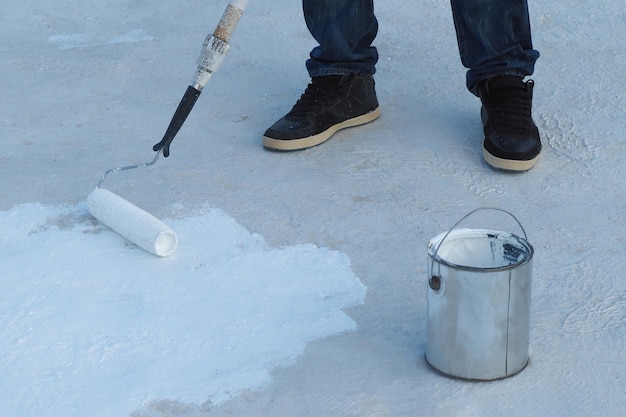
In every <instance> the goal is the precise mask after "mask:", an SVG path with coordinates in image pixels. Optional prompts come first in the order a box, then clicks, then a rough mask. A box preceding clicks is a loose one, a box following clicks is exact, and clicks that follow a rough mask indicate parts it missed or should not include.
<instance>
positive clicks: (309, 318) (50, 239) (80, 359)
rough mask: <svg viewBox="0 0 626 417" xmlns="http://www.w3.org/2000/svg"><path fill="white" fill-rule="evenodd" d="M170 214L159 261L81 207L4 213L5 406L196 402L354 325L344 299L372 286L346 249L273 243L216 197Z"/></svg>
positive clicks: (0, 300)
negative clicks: (171, 242) (174, 240)
mask: <svg viewBox="0 0 626 417" xmlns="http://www.w3.org/2000/svg"><path fill="white" fill-rule="evenodd" d="M168 224H170V225H172V227H173V228H174V229H175V230H176V231H177V233H178V236H179V240H180V244H179V248H178V250H177V251H176V252H175V253H174V254H173V255H172V256H171V257H169V258H166V259H163V258H159V257H156V256H154V255H151V254H148V253H146V252H145V251H143V250H141V249H139V248H138V247H136V246H134V245H132V244H129V243H128V242H127V241H125V240H124V239H122V238H121V237H120V236H119V235H117V234H116V233H114V232H112V231H111V230H109V229H107V228H105V227H103V226H102V225H100V224H99V223H98V222H96V221H95V220H93V219H92V218H91V217H90V216H89V215H88V213H87V211H86V208H85V207H84V205H81V206H80V207H46V206H42V205H39V204H25V205H19V206H16V207H14V208H13V209H11V210H9V211H5V212H0V230H2V231H3V233H2V234H1V235H0V246H2V248H3V256H2V257H1V258H0V270H1V271H2V279H3V287H4V290H3V291H2V293H0V306H1V310H0V315H1V316H0V321H1V323H2V326H1V328H0V351H1V352H2V356H3V357H2V369H1V370H2V374H3V379H2V382H0V392H2V394H0V400H1V402H2V404H3V409H4V410H5V413H6V414H7V415H15V416H18V415H19V416H31V415H33V416H34V415H37V416H74V415H76V416H78V415H90V416H103V417H104V416H107V417H108V416H122V415H129V414H130V413H132V412H133V410H136V411H135V415H144V413H145V412H151V411H150V410H153V411H154V410H157V409H161V408H163V407H165V408H168V409H169V408H172V407H174V408H176V409H177V410H181V409H189V410H197V409H199V408H202V407H203V404H208V403H219V402H221V401H223V400H225V399H228V398H230V397H231V396H234V395H236V394H237V393H238V392H240V390H243V389H252V388H256V387H259V386H262V385H264V384H266V383H268V382H269V381H270V380H271V379H270V373H269V372H270V371H271V369H273V368H274V367H277V366H283V365H287V364H289V363H291V362H292V361H293V360H294V359H295V358H296V357H297V356H298V355H299V354H301V353H302V351H303V350H304V347H305V345H306V343H307V342H308V341H311V340H314V339H317V338H321V337H325V336H329V335H332V334H336V333H338V332H343V331H349V330H353V329H354V328H355V323H354V322H353V321H352V319H350V318H349V317H348V316H347V315H346V314H345V313H344V312H342V309H343V308H345V307H348V306H354V305H357V304H360V303H362V302H363V300H364V296H365V290H366V288H365V287H364V286H363V284H362V283H361V282H360V280H359V279H358V278H357V277H356V276H355V275H354V274H353V272H352V270H351V267H350V261H349V259H348V258H347V256H346V255H344V254H343V253H340V252H336V251H331V250H328V249H325V248H319V247H316V246H314V245H310V244H306V245H298V246H290V247H284V248H270V247H268V246H267V245H266V243H265V241H264V239H263V238H262V237H261V236H260V235H256V234H253V233H250V232H249V231H247V230H246V229H244V228H243V227H241V226H240V225H239V224H237V223H236V222H235V220H233V219H232V218H231V217H229V216H228V215H227V214H225V213H224V212H222V211H220V210H215V209H211V208H207V209H205V210H203V212H202V213H200V214H198V215H196V216H194V217H187V218H179V219H170V220H168ZM142 410H143V411H142Z"/></svg>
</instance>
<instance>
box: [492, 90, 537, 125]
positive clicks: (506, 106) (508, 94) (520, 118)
mask: <svg viewBox="0 0 626 417" xmlns="http://www.w3.org/2000/svg"><path fill="white" fill-rule="evenodd" d="M526 88H529V86H527V87H526ZM518 90H519V89H517V88H508V89H499V90H498V91H493V92H492V93H491V94H490V96H489V99H488V100H487V101H486V102H485V103H484V105H485V107H486V109H487V112H488V114H489V123H491V125H492V126H493V129H494V131H495V132H496V133H497V134H498V135H503V136H508V137H511V136H513V137H523V136H527V135H528V133H529V132H530V129H531V127H532V116H531V108H532V99H531V98H530V97H529V96H528V94H527V92H526V91H525V92H524V93H523V94H520V92H519V91H518Z"/></svg>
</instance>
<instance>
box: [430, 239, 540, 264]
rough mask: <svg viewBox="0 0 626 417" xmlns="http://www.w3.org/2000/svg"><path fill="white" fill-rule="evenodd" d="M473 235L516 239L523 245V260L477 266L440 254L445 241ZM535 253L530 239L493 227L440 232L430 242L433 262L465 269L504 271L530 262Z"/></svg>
mask: <svg viewBox="0 0 626 417" xmlns="http://www.w3.org/2000/svg"><path fill="white" fill-rule="evenodd" d="M459 235H463V236H459ZM471 236H475V237H483V236H484V237H489V236H491V237H499V238H504V239H508V240H512V241H515V242H517V243H519V244H520V245H521V247H520V249H522V248H523V249H524V257H523V259H522V260H520V261H517V262H514V263H512V264H509V265H502V266H495V267H476V266H469V265H460V264H456V263H454V262H451V261H449V260H447V259H445V258H442V257H441V256H440V255H439V253H438V252H439V249H440V247H441V246H442V245H444V244H445V243H448V242H451V241H454V240H458V239H459V238H460V237H471ZM444 239H445V240H446V241H445V242H443V240H444ZM534 253H535V249H534V248H533V245H531V244H530V242H528V240H526V239H525V238H523V237H521V236H518V235H516V234H515V233H511V232H504V231H501V230H492V229H467V228H460V229H454V230H450V231H448V232H442V233H440V234H438V235H437V236H435V237H433V238H432V239H431V240H430V241H429V242H428V255H429V257H430V258H431V259H432V260H433V262H437V263H439V264H442V265H446V266H449V267H452V268H454V269H460V270H464V271H503V270H508V269H512V268H516V267H519V266H521V265H524V264H526V263H529V262H530V261H531V260H532V258H533V255H534Z"/></svg>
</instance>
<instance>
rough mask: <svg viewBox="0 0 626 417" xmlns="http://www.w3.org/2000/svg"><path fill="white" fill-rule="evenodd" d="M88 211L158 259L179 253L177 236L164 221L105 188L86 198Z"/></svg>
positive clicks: (98, 189) (94, 191)
mask: <svg viewBox="0 0 626 417" xmlns="http://www.w3.org/2000/svg"><path fill="white" fill-rule="evenodd" d="M87 209H88V210H89V213H91V215H92V216H94V217H95V218H96V219H98V220H100V221H101V222H102V223H104V224H105V225H107V226H109V227H110V228H111V229H113V230H114V231H115V232H117V233H119V234H120V235H122V236H123V237H125V238H126V239H128V240H130V241H131V242H133V243H134V244H136V245H137V246H139V247H141V248H143V249H145V250H146V251H148V252H150V253H153V254H155V255H158V256H163V257H165V256H168V255H170V254H172V253H173V252H174V251H175V250H176V246H177V245H178V239H177V238H176V233H174V231H173V230H172V229H170V228H169V227H167V226H166V225H165V224H164V223H163V222H161V221H160V220H159V219H157V218H156V217H154V216H153V215H151V214H149V213H148V212H146V211H143V210H141V209H140V208H139V207H137V206H135V205H133V204H131V203H129V202H128V201H126V200H124V199H123V198H122V197H120V196H118V195H116V194H113V193H112V192H110V191H108V190H105V189H103V188H96V189H95V190H93V191H92V192H91V194H89V196H87Z"/></svg>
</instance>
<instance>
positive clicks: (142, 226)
mask: <svg viewBox="0 0 626 417" xmlns="http://www.w3.org/2000/svg"><path fill="white" fill-rule="evenodd" d="M247 3H248V0H230V2H229V3H228V5H227V6H226V10H225V11H224V14H223V15H222V18H221V19H220V21H219V23H218V24H217V27H216V28H215V30H214V31H213V33H212V34H209V35H207V37H206V39H205V40H204V43H203V44H202V52H201V54H200V57H199V58H198V67H197V69H196V73H195V74H194V77H193V80H192V82H191V83H190V85H189V87H187V91H185V94H184V95H183V98H182V99H181V100H180V103H179V104H178V107H177V108H176V111H175V112H174V116H173V117H172V120H171V121H170V124H169V126H168V128H167V130H166V132H165V135H164V136H163V139H162V140H161V141H160V142H159V143H157V144H156V145H154V146H153V148H152V149H153V150H154V151H156V152H157V154H156V155H155V157H154V159H152V161H150V162H146V163H142V164H136V165H129V166H125V167H119V168H112V169H109V170H108V171H106V172H105V173H104V175H103V177H102V178H101V179H100V181H99V182H98V184H97V185H96V188H95V189H94V190H93V191H92V192H91V193H90V194H89V196H88V197H87V209H88V211H89V213H90V214H91V215H92V216H93V217H95V218H96V219H98V220H99V221H100V222H101V223H103V224H105V225H107V226H108V227H110V228H111V229H112V230H114V231H115V232H117V233H118V234H120V235H121V236H123V237H124V238H126V239H127V240H129V241H131V242H133V243H135V244H136V245H137V246H139V247H141V248H142V249H144V250H146V251H148V252H150V253H152V254H154V255H157V256H162V257H166V256H169V255H170V254H172V253H173V252H174V251H175V250H176V247H177V245H178V239H177V237H176V233H175V232H174V231H173V230H172V229H170V228H169V227H168V226H166V225H165V224H164V223H163V222H161V221H160V220H159V219H157V218H156V217H154V216H152V215H151V214H149V213H148V212H146V211H144V210H142V209H140V208H139V207H137V206H135V205H133V204H131V203H130V202H128V201H126V200H124V199H123V198H122V197H120V196H118V195H116V194H114V193H112V192H110V191H108V190H106V189H104V188H101V187H100V186H101V185H102V183H103V182H104V180H105V178H106V177H107V176H108V175H109V174H111V173H113V172H119V171H126V170H129V169H135V168H139V167H146V166H151V165H154V164H155V163H156V162H157V160H158V159H159V156H160V155H161V153H162V154H163V156H164V157H168V156H169V153H170V150H169V148H170V144H171V143H172V140H174V137H175V136H176V134H177V133H178V131H179V130H180V128H181V127H182V125H183V123H184V122H185V120H186V119H187V116H188V115H189V113H190V112H191V109H192V108H193V106H194V104H195V103H196V100H198V97H199V96H200V93H201V92H202V89H203V88H204V87H205V86H206V84H207V83H208V82H209V79H210V78H211V76H212V74H213V73H214V72H215V71H217V69H218V68H219V66H220V65H221V64H222V61H223V60H224V58H225V57H226V54H228V51H229V50H230V44H229V43H228V41H229V40H230V37H231V35H232V33H233V30H234V29H235V26H236V25H237V23H238V22H239V18H240V17H241V15H242V14H243V11H244V9H245V7H246V4H247Z"/></svg>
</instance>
